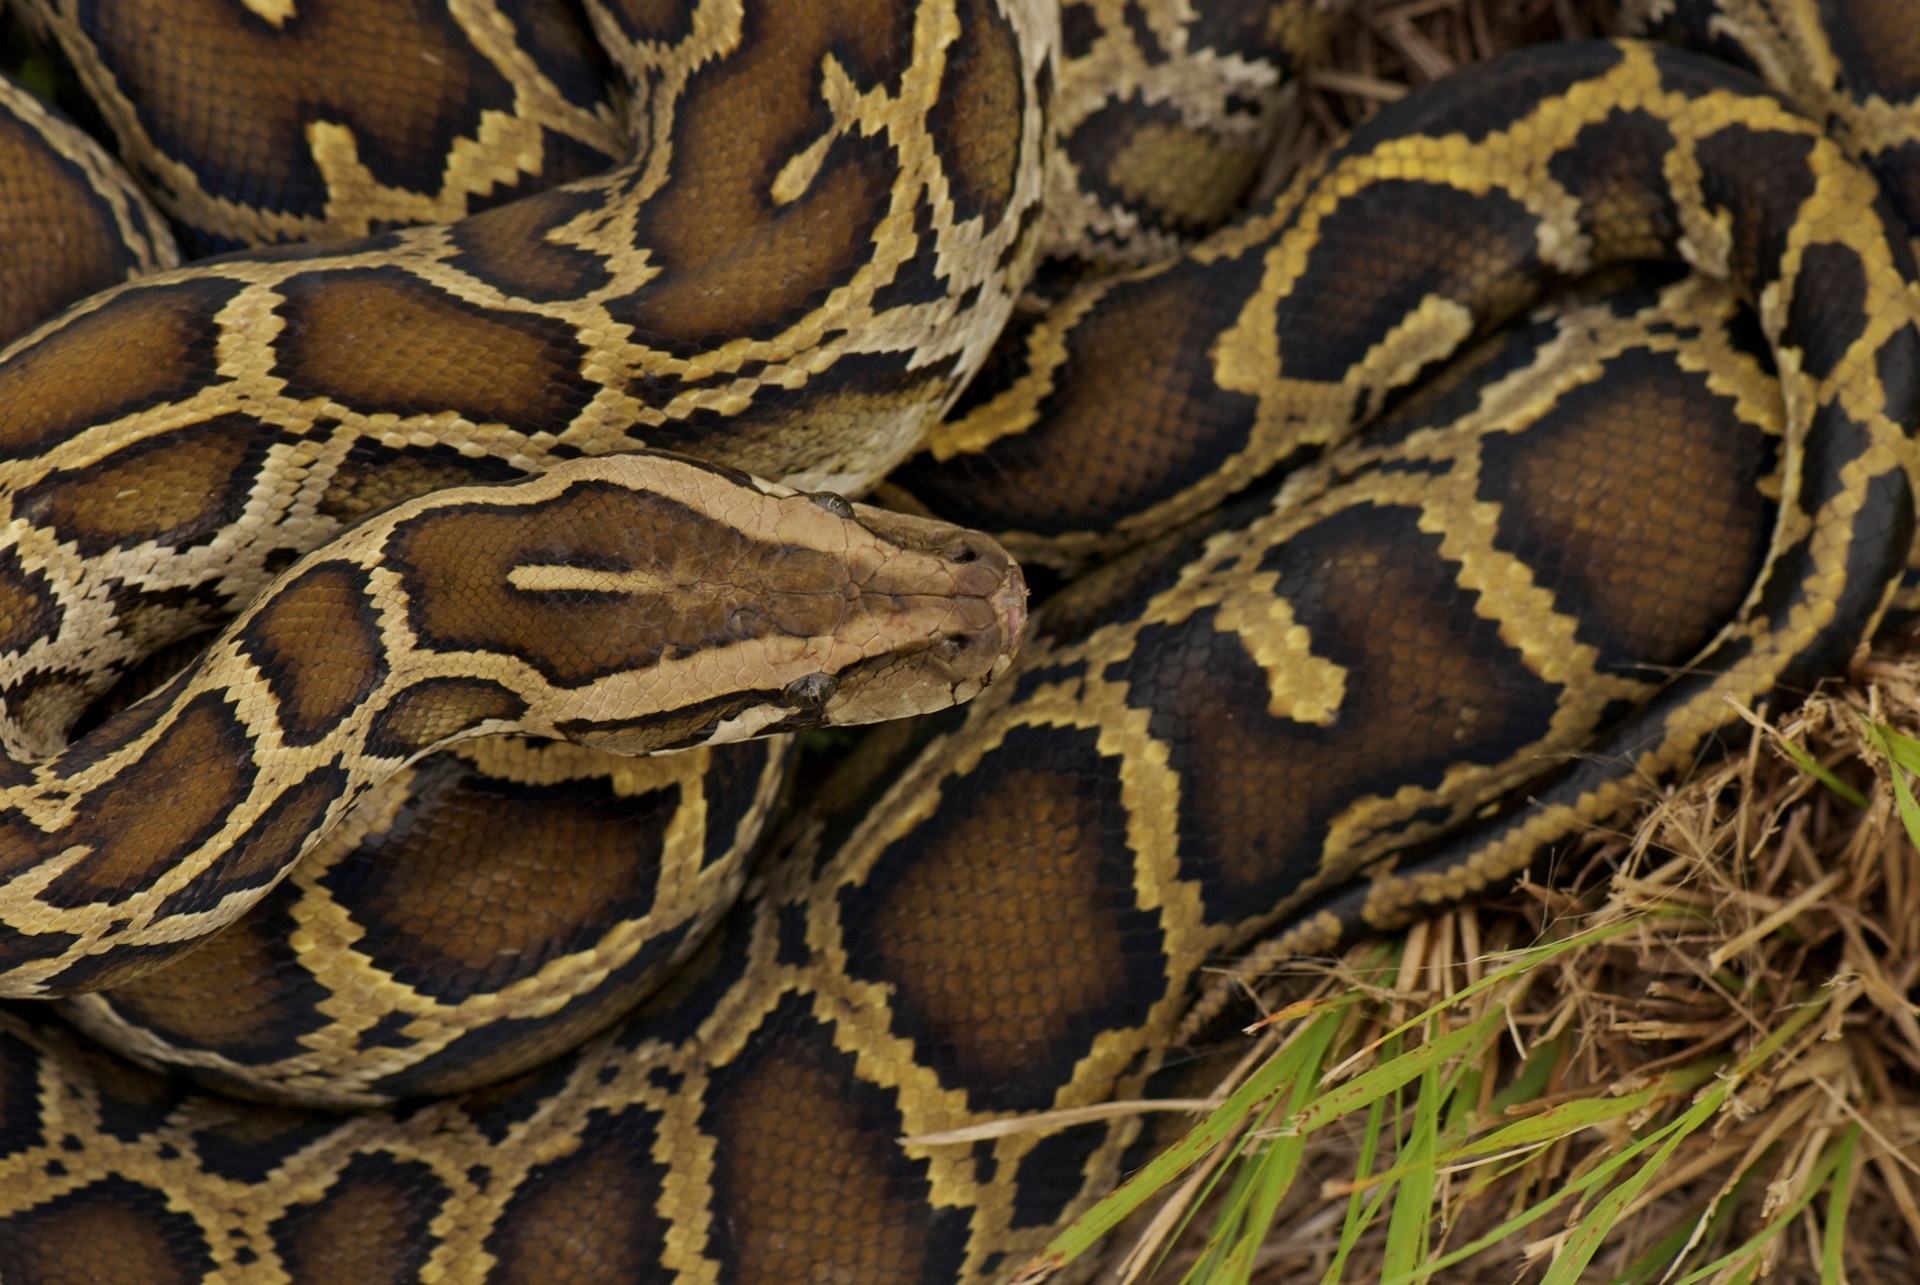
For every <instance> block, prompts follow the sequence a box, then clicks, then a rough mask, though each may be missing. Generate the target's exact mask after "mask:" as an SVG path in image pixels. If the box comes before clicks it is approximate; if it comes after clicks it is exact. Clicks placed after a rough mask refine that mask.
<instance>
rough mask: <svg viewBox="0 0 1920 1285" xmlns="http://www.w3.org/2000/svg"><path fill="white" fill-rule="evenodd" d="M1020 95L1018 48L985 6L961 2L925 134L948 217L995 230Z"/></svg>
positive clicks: (1012, 172)
mask: <svg viewBox="0 0 1920 1285" xmlns="http://www.w3.org/2000/svg"><path fill="white" fill-rule="evenodd" d="M1025 99H1026V93H1025V89H1024V87H1023V86H1022V84H1021V77H1020V42H1019V38H1018V37H1017V36H1015V34H1014V31H1013V28H1012V26H1011V25H1010V24H1009V23H1008V21H1007V19H1006V18H1005V17H1004V16H1003V15H1002V14H1001V13H1000V11H999V9H998V7H997V6H996V5H995V4H994V3H993V0H962V3H961V5H960V35H959V38H958V39H956V40H955V41H954V42H953V43H952V44H951V45H949V46H948V47H947V69H946V76H945V78H944V80H943V81H942V83H941V86H940V98H939V101H938V102H936V103H935V104H934V106H933V110H932V111H931V112H929V113H928V114H927V129H928V132H929V133H930V134H932V136H933V145H934V147H935V149H936V150H938V151H939V153H940V158H941V162H942V165H943V168H944V169H945V170H946V174H947V179H948V181H949V182H950V183H951V184H952V194H953V201H954V207H955V212H956V214H957V216H958V217H959V218H961V219H969V218H974V217H979V218H981V219H983V220H984V221H985V223H986V226H988V227H989V228H991V227H993V226H995V225H996V224H998V223H999V222H1000V220H1001V218H1002V217H1003V216H1004V215H1005V214H1006V212H1007V205H1008V203H1009V202H1010V201H1012V200H1013V190H1014V182H1015V179H1016V178H1017V177H1018V175H1019V170H1020V128H1021V116H1022V113H1023V112H1024V111H1025Z"/></svg>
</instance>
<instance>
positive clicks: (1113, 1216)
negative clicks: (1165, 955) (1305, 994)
mask: <svg viewBox="0 0 1920 1285" xmlns="http://www.w3.org/2000/svg"><path fill="white" fill-rule="evenodd" d="M1360 999H1361V996H1360V995H1359V994H1358V993H1357V992H1356V993H1352V994H1349V995H1343V996H1340V997H1338V998H1336V999H1334V1000H1333V1001H1331V1002H1330V1003H1329V1004H1328V1006H1327V1007H1326V1008H1324V1009H1322V1010H1321V1011H1320V1012H1318V1013H1316V1014H1314V1015H1313V1016H1312V1017H1310V1018H1308V1019H1307V1022H1308V1023H1309V1026H1308V1027H1307V1028H1306V1029H1305V1030H1303V1031H1301V1032H1299V1033H1296V1034H1295V1035H1294V1037H1293V1038H1292V1039H1291V1040H1290V1041H1288V1043H1287V1044H1286V1045H1285V1046H1283V1047H1282V1049H1281V1050H1280V1052H1279V1053H1277V1054H1275V1055H1274V1057H1273V1058H1272V1060H1270V1061H1269V1062H1267V1064H1266V1065H1264V1066H1261V1067H1259V1068H1257V1069H1256V1070H1255V1071H1254V1072H1253V1074H1252V1075H1249V1076H1248V1077H1247V1081H1246V1083H1245V1084H1242V1085H1241V1086H1240V1087H1239V1088H1238V1089H1236V1090H1235V1091H1234V1092H1233V1094H1232V1095H1231V1096H1229V1097H1228V1098H1227V1100H1226V1101H1225V1102H1223V1103H1221V1105H1220V1106H1219V1107H1218V1108H1217V1109H1216V1110H1215V1111H1214V1112H1213V1114H1212V1115H1209V1116H1208V1117H1207V1118H1206V1119H1205V1120H1203V1121H1201V1122H1200V1123H1199V1124H1198V1125H1196V1126H1194V1128H1193V1129H1192V1130H1191V1131H1190V1132H1189V1133H1188V1134H1187V1136H1186V1137H1184V1138H1182V1139H1181V1140H1180V1141H1179V1142H1176V1143H1175V1144H1174V1145H1173V1146H1171V1147H1169V1148H1167V1149H1166V1150H1165V1151H1163V1152H1161V1153H1160V1154H1159V1155H1158V1156H1156V1157H1154V1159H1153V1160H1151V1161H1149V1162H1148V1163H1147V1165H1146V1167H1145V1168H1143V1169H1141V1170H1140V1172H1138V1173H1136V1174H1135V1175H1134V1176H1133V1177H1132V1178H1130V1179H1128V1180H1127V1181H1126V1182H1124V1183H1122V1184H1121V1185H1120V1187H1119V1188H1118V1189H1117V1190H1115V1191H1114V1192H1112V1193H1111V1194H1110V1195H1108V1196H1107V1197H1106V1199H1104V1200H1102V1201H1100V1202H1099V1203H1098V1204H1096V1205H1095V1206H1094V1207H1093V1208H1091V1209H1089V1210H1088V1211H1087V1212H1086V1213H1084V1214H1082V1215H1080V1217H1079V1218H1077V1219H1075V1220H1074V1221H1073V1222H1072V1223H1071V1224H1069V1225H1068V1226H1067V1228H1066V1229H1065V1230H1064V1231H1062V1232H1061V1233H1060V1234H1059V1235H1058V1236H1056V1237H1054V1239H1053V1241H1052V1242H1051V1243H1050V1244H1048V1246H1047V1247H1046V1249H1044V1250H1042V1251H1041V1253H1040V1256H1039V1257H1038V1258H1036V1259H1034V1260H1033V1262H1032V1263H1030V1264H1029V1265H1028V1266H1027V1267H1026V1268H1023V1269H1022V1271H1021V1272H1020V1275H1021V1276H1026V1275H1028V1274H1030V1273H1038V1272H1043V1271H1046V1270H1051V1269H1056V1268H1058V1267H1061V1266H1064V1265H1065V1264H1067V1263H1069V1262H1072V1261H1073V1260H1074V1259H1075V1258H1078V1257H1079V1256H1080V1255H1081V1254H1084V1253H1086V1252H1087V1251H1088V1250H1089V1249H1091V1248H1093V1246H1095V1245H1097V1244H1098V1243H1099V1242H1100V1238H1101V1237H1103V1236H1105V1235H1106V1234H1107V1233H1108V1232H1110V1231H1112V1230H1113V1228H1114V1227H1115V1226H1116V1225H1117V1224H1118V1223H1119V1222H1120V1221H1121V1220H1122V1219H1124V1218H1125V1217H1126V1216H1127V1215H1128V1214H1130V1213H1132V1212H1133V1211H1134V1210H1135V1209H1138V1208H1139V1207H1140V1206H1141V1205H1143V1204H1145V1203H1146V1202H1147V1201H1149V1200H1151V1199H1152V1198H1153V1197H1154V1196H1155V1195H1156V1194H1158V1193H1159V1192H1160V1191H1161V1189H1163V1188H1164V1187H1166V1185H1167V1184H1168V1183H1170V1182H1172V1181H1173V1180H1174V1179H1175V1178H1176V1177H1178V1176H1179V1175H1180V1174H1181V1173H1183V1172H1185V1171H1186V1169H1187V1168H1188V1167H1189V1166H1191V1165H1193V1164H1194V1163H1196V1162H1197V1161H1199V1160H1200V1158H1201V1157H1203V1156H1205V1155H1206V1154H1207V1153H1208V1152H1210V1151H1212V1150H1213V1149H1214V1148H1215V1147H1217V1146H1219V1145H1220V1143H1222V1142H1224V1141H1225V1140H1226V1139H1227V1138H1228V1137H1229V1136H1231V1135H1232V1134H1233V1132H1234V1131H1235V1130H1236V1129H1238V1128H1240V1127H1241V1125H1243V1124H1245V1123H1246V1121H1247V1119H1248V1117H1249V1116H1251V1115H1252V1114H1253V1112H1254V1110H1255V1108H1256V1107H1258V1106H1259V1105H1260V1104H1261V1103H1263V1102H1265V1101H1266V1100H1267V1099H1268V1098H1270V1097H1272V1096H1273V1095H1274V1093H1275V1092H1277V1091H1278V1089H1279V1088H1280V1087H1281V1086H1282V1085H1285V1084H1287V1083H1288V1082H1290V1081H1291V1080H1293V1079H1295V1078H1297V1075H1298V1072H1299V1068H1300V1062H1301V1056H1300V1052H1301V1046H1302V1045H1303V1044H1305V1043H1306V1042H1307V1039H1308V1036H1309V1035H1310V1034H1311V1033H1312V1024H1317V1023H1326V1024H1327V1025H1328V1028H1329V1030H1330V1029H1331V1028H1332V1027H1333V1026H1334V1025H1336V1024H1337V1023H1338V1022H1339V1020H1340V1016H1341V1013H1342V1011H1343V1010H1344V1009H1345V1008H1347V1007H1348V1006H1350V1005H1351V1004H1355V1003H1358V1002H1360Z"/></svg>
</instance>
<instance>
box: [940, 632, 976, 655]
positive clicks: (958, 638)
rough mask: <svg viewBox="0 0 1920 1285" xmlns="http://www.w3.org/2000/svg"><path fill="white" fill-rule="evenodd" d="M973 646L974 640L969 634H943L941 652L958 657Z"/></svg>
mask: <svg viewBox="0 0 1920 1285" xmlns="http://www.w3.org/2000/svg"><path fill="white" fill-rule="evenodd" d="M972 645H973V638H972V637H971V636H970V635H968V634H943V635H942V636H941V638H940V650H941V651H942V652H944V653H946V654H947V655H949V656H958V655H959V654H960V653H961V652H963V651H965V650H966V649H967V648H968V647H971V646H972Z"/></svg>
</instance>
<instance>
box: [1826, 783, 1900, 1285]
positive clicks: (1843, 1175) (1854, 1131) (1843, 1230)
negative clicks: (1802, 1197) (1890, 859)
mask: <svg viewBox="0 0 1920 1285" xmlns="http://www.w3.org/2000/svg"><path fill="white" fill-rule="evenodd" d="M1916 748H1920V746H1917V747H1916ZM1859 1141H1860V1126H1859V1125H1857V1124H1856V1125H1853V1126H1851V1127H1849V1128H1848V1129H1847V1131H1846V1133H1845V1134H1843V1135H1842V1136H1841V1138H1840V1146H1839V1149H1838V1154H1837V1155H1836V1156H1835V1158H1834V1170H1833V1193H1832V1194H1831V1195H1829V1196H1828V1197H1827V1228H1826V1233H1825V1235H1823V1236H1822V1237H1821V1240H1820V1285H1841V1282H1842V1281H1843V1280H1845V1279H1846V1262H1845V1254H1844V1253H1843V1252H1842V1251H1843V1250H1844V1249H1845V1248H1846V1240H1847V1206H1848V1204H1849V1203H1850V1202H1851V1201H1852V1199H1853V1153H1854V1148H1855V1145H1856V1144H1857V1143H1858V1142H1859Z"/></svg>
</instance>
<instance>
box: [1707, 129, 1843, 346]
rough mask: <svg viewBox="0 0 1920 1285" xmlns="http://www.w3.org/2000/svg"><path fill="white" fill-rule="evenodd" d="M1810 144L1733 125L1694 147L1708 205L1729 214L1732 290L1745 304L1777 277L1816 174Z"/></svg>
mask: <svg viewBox="0 0 1920 1285" xmlns="http://www.w3.org/2000/svg"><path fill="white" fill-rule="evenodd" d="M1814 146H1815V142H1814V140H1813V139H1812V138H1809V137H1808V136H1807V135H1805V134H1788V133H1784V132H1780V131H1774V130H1759V129H1753V128H1751V127H1749V126H1747V125H1740V124H1733V125H1728V126H1726V127H1725V128H1723V129H1720V130H1718V131H1716V132H1714V133H1712V134H1709V135H1708V136H1707V137H1705V138H1703V139H1701V140H1700V142H1699V143H1698V144H1697V145H1696V146H1695V148H1694V157H1695V159H1696V160H1697V161H1698V162H1699V165H1700V193H1701V195H1702V196H1703V197H1704V198H1705V200H1706V203H1707V207H1708V208H1709V209H1711V210H1725V211H1726V212H1727V213H1728V214H1729V215H1730V216H1731V218H1732V233H1733V247H1732V252H1731V254H1730V255H1729V256H1728V266H1729V268H1730V269H1731V271H1732V277H1733V283H1734V286H1735V288H1736V289H1738V290H1739V291H1740V294H1741V297H1742V298H1744V299H1746V300H1747V301H1749V302H1752V301H1753V300H1755V299H1757V298H1759V295H1760V291H1762V290H1763V289H1765V288H1766V287H1767V286H1768V285H1770V284H1772V282H1773V281H1774V280H1775V279H1776V278H1777V277H1778V276H1779V275H1780V266H1781V260H1782V258H1783V257H1784V256H1785V254H1786V250H1787V238H1788V234H1789V233H1791V232H1792V230H1793V225H1794V223H1795V222H1796V221H1797V220H1798V219H1799V217H1800V208H1801V206H1803V205H1804V204H1806V201H1807V198H1809V197H1810V196H1812V195H1813V189H1814V183H1815V175H1814V173H1813V170H1812V168H1811V167H1810V166H1809V165H1808V164H1807V160H1808V158H1809V157H1810V156H1811V155H1812V154H1813V149H1814ZM1783 338H1784V339H1786V340H1787V341H1788V342H1792V339H1793V337H1792V336H1783Z"/></svg>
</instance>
